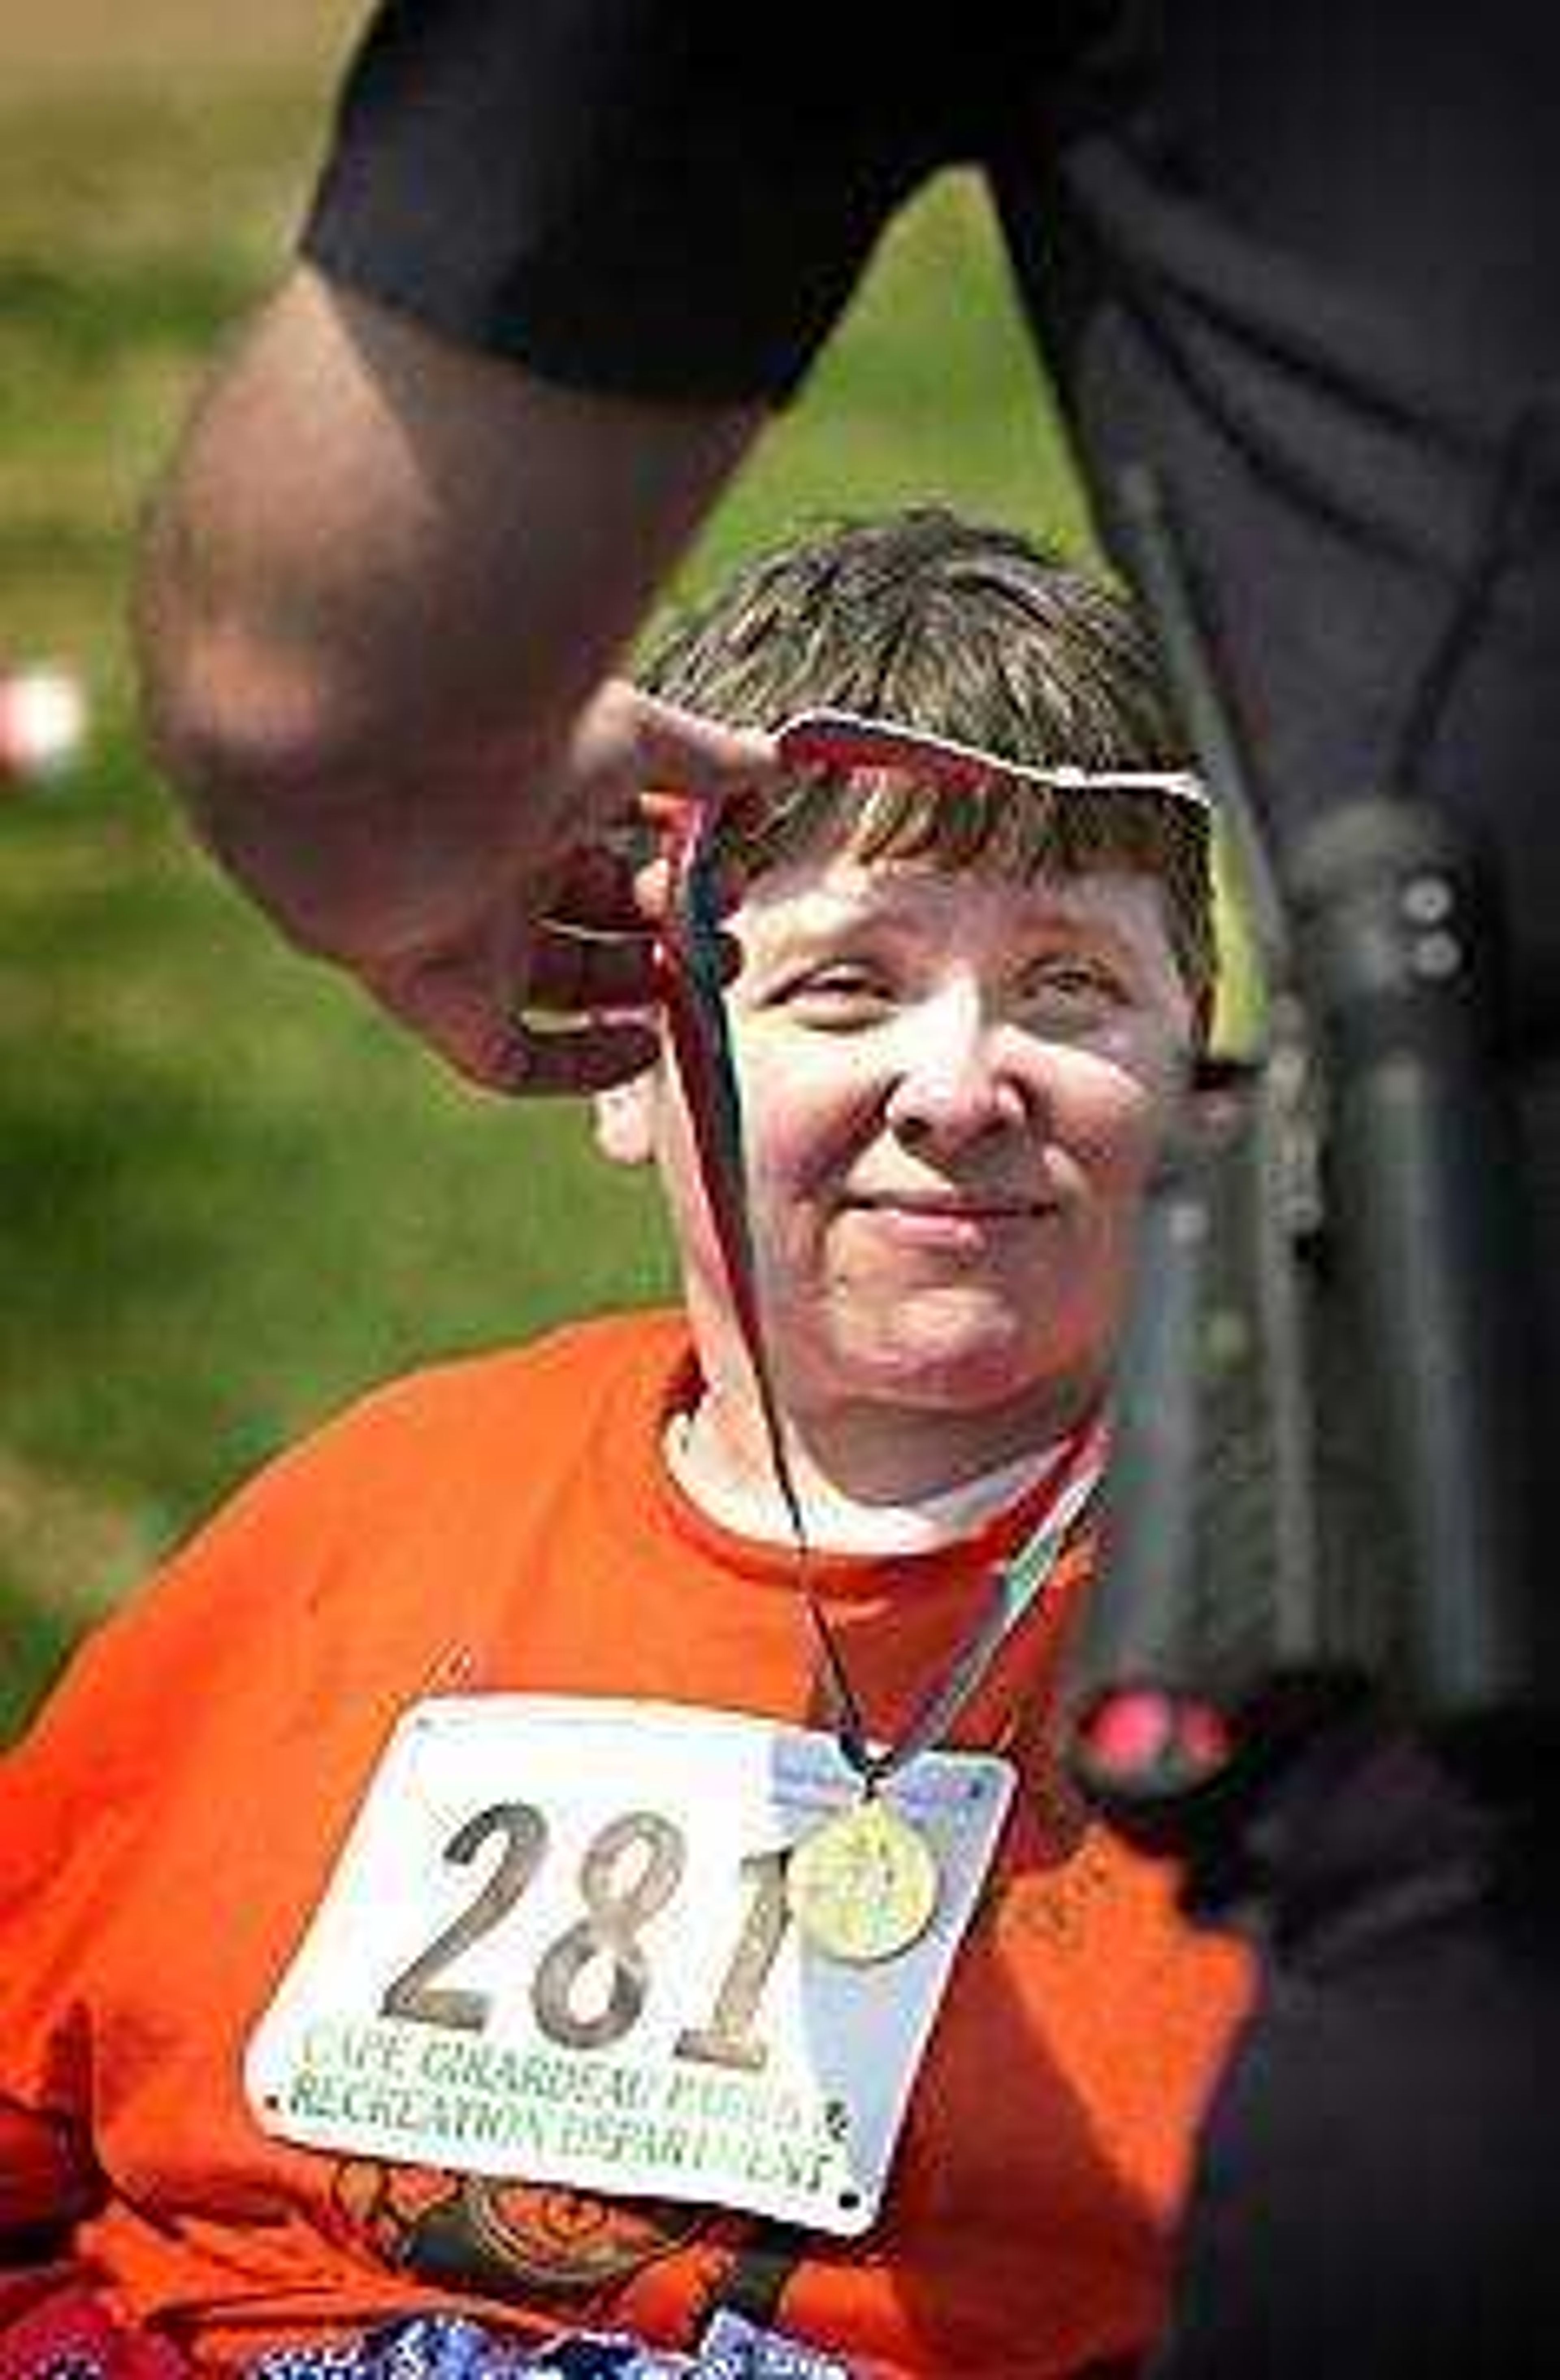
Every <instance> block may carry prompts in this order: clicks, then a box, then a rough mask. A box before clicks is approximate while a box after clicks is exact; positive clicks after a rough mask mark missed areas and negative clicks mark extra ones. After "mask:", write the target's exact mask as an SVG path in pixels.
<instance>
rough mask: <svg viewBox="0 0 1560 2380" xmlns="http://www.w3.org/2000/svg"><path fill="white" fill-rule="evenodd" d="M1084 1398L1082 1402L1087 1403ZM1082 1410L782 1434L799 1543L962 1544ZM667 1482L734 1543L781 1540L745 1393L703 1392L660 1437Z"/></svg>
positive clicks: (1038, 1466) (774, 1488) (758, 1423)
mask: <svg viewBox="0 0 1560 2380" xmlns="http://www.w3.org/2000/svg"><path fill="white" fill-rule="evenodd" d="M1092 1402H1093V1401H1092V1400H1090V1401H1089V1403H1092ZM1088 1409H1089V1404H1086V1403H1083V1402H1082V1400H1080V1399H1078V1398H1076V1397H1073V1398H1071V1399H1070V1400H1068V1401H1066V1402H1065V1403H1061V1404H1060V1405H1059V1406H1058V1403H1056V1402H1054V1401H1051V1402H1047V1403H1043V1404H1042V1403H1038V1402H1037V1401H1034V1400H1031V1401H1027V1402H1026V1403H1025V1404H1024V1405H1023V1406H1022V1409H1014V1410H1013V1411H1012V1412H1011V1413H1008V1412H1005V1411H1004V1412H999V1413H998V1414H995V1415H993V1414H986V1415H949V1414H946V1413H938V1412H937V1411H936V1410H933V1411H929V1412H926V1413H912V1414H910V1415H903V1414H899V1413H896V1414H894V1415H891V1416H890V1415H886V1414H885V1413H884V1411H883V1409H882V1408H881V1407H878V1406H874V1407H871V1408H868V1409H867V1410H866V1411H865V1413H864V1414H862V1415H853V1414H848V1413H842V1412H836V1413H833V1414H831V1415H828V1417H827V1420H826V1421H825V1422H824V1424H823V1425H822V1426H820V1425H819V1422H818V1421H817V1420H816V1418H815V1419H813V1420H812V1421H811V1422H810V1423H809V1420H808V1419H807V1418H803V1419H802V1420H800V1421H798V1420H794V1419H792V1420H791V1421H788V1423H787V1425H786V1457H787V1463H788V1466H789V1469H790V1472H791V1476H792V1483H793V1485H794V1487H795V1489H796V1493H797V1497H798V1500H799V1501H800V1504H801V1507H802V1512H803V1515H804V1520H805V1522H806V1524H807V1534H808V1537H809V1540H810V1542H811V1543H812V1544H814V1545H815V1546H816V1547H819V1548H834V1549H835V1550H839V1551H864V1552H872V1551H884V1552H895V1551H897V1552H905V1551H912V1550H918V1549H923V1548H929V1547H933V1546H937V1545H944V1544H948V1543H950V1542H952V1541H953V1540H955V1539H956V1538H959V1537H961V1536H968V1535H969V1534H970V1532H971V1531H972V1530H973V1529H975V1528H977V1527H979V1526H980V1525H981V1524H982V1523H983V1522H985V1521H986V1520H987V1519H989V1518H990V1517H991V1516H992V1515H993V1514H994V1513H996V1512H1000V1511H1002V1510H1004V1509H1005V1507H1006V1506H1007V1505H1009V1504H1010V1503H1012V1502H1013V1501H1014V1500H1016V1499H1017V1498H1018V1497H1020V1496H1021V1495H1023V1494H1025V1493H1026V1492H1027V1491H1028V1490H1029V1489H1030V1488H1032V1487H1033V1486H1034V1484H1035V1483H1036V1482H1037V1481H1038V1480H1039V1479H1041V1478H1042V1477H1044V1475H1045V1474H1046V1471H1047V1470H1049V1469H1050V1468H1052V1467H1053V1466H1054V1464H1055V1463H1057V1462H1058V1460H1059V1459H1060V1456H1061V1455H1062V1453H1063V1452H1064V1451H1065V1449H1066V1447H1067V1445H1068V1444H1069V1442H1070V1439H1071V1437H1072V1434H1073V1432H1074V1430H1075V1429H1076V1427H1078V1425H1079V1423H1080V1421H1081V1420H1082V1418H1083V1417H1084V1415H1085V1414H1086V1412H1087V1410H1088ZM667 1460H668V1462H669V1463H670V1465H671V1470H672V1473H673V1475H674V1476H675V1478H676V1479H677V1481H678V1483H679V1485H680V1486H681V1487H682V1488H683V1489H684V1491H685V1492H686V1493H687V1494H688V1495H689V1496H691V1497H692V1499H693V1500H694V1501H695V1503H696V1504H698V1505H699V1506H700V1508H701V1509H702V1510H704V1511H706V1512H708V1513H709V1514H710V1515H711V1517H712V1518H714V1519H716V1520H718V1521H720V1522H721V1523H722V1524H724V1525H725V1526H727V1527H730V1528H733V1529H735V1530H737V1531H739V1532H740V1533H741V1534H742V1535H744V1536H754V1537H759V1538H766V1539H769V1540H772V1541H774V1542H776V1543H787V1542H789V1541H790V1539H791V1536H792V1524H791V1519H790V1514H789V1510H788V1506H787V1501H786V1498H785V1496H784V1494H783V1492H782V1490H781V1488H780V1482H779V1480H778V1479H777V1477H776V1475H775V1463H774V1456H773V1451H772V1449H771V1447H770V1444H769V1439H768V1431H767V1429H766V1428H765V1427H764V1423H763V1419H762V1415H760V1414H759V1413H758V1412H757V1411H756V1408H755V1406H754V1403H753V1401H752V1400H751V1399H750V1398H748V1397H747V1396H745V1395H744V1394H741V1393H738V1394H736V1395H730V1394H727V1395H722V1394H721V1393H720V1390H719V1389H711V1388H707V1389H706V1390H705V1391H704V1393H703V1395H702V1396H701V1398H700V1401H699V1403H697V1404H696V1405H695V1406H694V1407H693V1409H692V1410H691V1411H690V1412H687V1413H684V1414H680V1415H677V1416H676V1417H675V1420H674V1423H673V1426H672V1427H671V1430H670V1431H669V1434H668V1439H667Z"/></svg>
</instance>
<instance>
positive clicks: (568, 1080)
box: [310, 680, 777, 1094]
mask: <svg viewBox="0 0 1560 2380" xmlns="http://www.w3.org/2000/svg"><path fill="white" fill-rule="evenodd" d="M776 767H777V761H776V757H775V747H774V744H773V741H772V739H771V738H769V737H768V736H767V735H759V734H756V733H754V732H752V731H748V730H735V729H731V728H727V727H723V726H720V725H719V724H718V723H717V722H714V721H711V720H707V719H703V718H699V717H696V716H695V715H694V714H693V713H691V712H689V711H685V710H677V709H675V708H673V707H672V706H671V705H669V704H666V703H663V702H659V701H657V700H655V699H654V698H652V697H650V696H648V695H646V694H642V693H641V692H639V691H638V689H637V688H635V687H634V686H630V685H628V684H626V683H624V682H622V681H615V680H614V681H612V682H611V683H609V684H608V685H607V686H604V687H603V688H602V689H601V690H600V692H599V694H598V695H597V696H596V698H594V700H593V701H591V702H590V703H589V704H587V707H586V708H585V710H583V711H582V712H581V714H580V716H579V719H578V722H577V723H576V725H575V727H574V732H573V734H572V735H571V736H570V737H569V739H568V740H567V742H566V744H565V746H564V747H563V748H562V751H561V753H560V755H559V757H558V759H557V760H556V762H555V764H554V765H553V766H552V767H551V768H550V770H549V771H547V782H546V783H536V782H530V783H526V784H524V785H516V786H515V787H514V793H513V802H512V807H513V819H514V831H513V839H512V844H511V848H510V849H509V851H508V852H507V853H506V854H505V855H504V857H503V860H502V862H501V863H500V864H498V865H488V866H486V867H484V868H482V869H481V871H480V875H479V877H477V878H474V879H473V881H474V883H479V884H480V891H479V892H477V891H474V892H473V894H472V896H471V897H470V898H469V900H468V901H467V902H466V903H465V904H464V905H462V904H454V905H452V901H451V894H450V879H449V869H448V865H447V862H446V861H445V860H443V859H442V858H441V861H440V863H439V867H438V870H437V873H438V876H439V889H438V895H437V903H436V906H437V910H438V913H439V914H438V917H437V922H436V923H435V922H434V920H433V917H431V915H430V918H429V926H430V930H429V933H428V935H427V936H426V938H422V937H417V936H414V937H413V938H411V939H409V940H407V939H400V940H399V941H398V942H397V947H396V948H395V949H394V951H393V953H390V954H388V955H386V954H382V953H379V954H373V955H369V954H367V953H365V952H364V951H363V950H362V949H361V947H359V948H357V950H356V951H354V950H352V949H341V948H338V949H337V950H334V951H332V950H331V948H330V941H331V937H330V935H329V932H328V930H321V929H320V926H319V924H317V927H316V931H315V933H314V934H312V935H311V936H310V940H311V941H314V943H315V946H316V947H317V948H320V949H322V950H324V951H325V952H326V953H328V954H329V955H332V956H334V957H336V958H337V959H338V961H339V962H340V963H341V964H343V965H346V966H348V967H349V968H351V970H352V971H353V972H354V973H355V974H356V975H357V977H358V978H359V979H360V980H361V981H362V982H363V983H364V985H365V986H366V987H367V989H368V990H369V991H370V992H371V993H372V995H373V997H374V998H375V999H376V1000H377V1001H378V1002H380V1003H381V1006H383V1007H384V1008H386V1009H388V1010H389V1011H390V1012H391V1014H393V1015H394V1016H395V1017H397V1018H398V1019H399V1020H400V1021H401V1022H402V1023H403V1024H405V1025H407V1026H410V1027H411V1028H412V1030H413V1031H414V1032H416V1033H417V1034H419V1035H420V1036H421V1037H422V1038H423V1039H424V1040H425V1041H427V1042H429V1044H430V1045H431V1047H432V1048H433V1049H435V1050H438V1051H439V1052H440V1054H441V1056H442V1057H444V1058H445V1059H447V1060H448V1061H449V1062H450V1063H451V1064H453V1066H455V1067H456V1068H457V1069H458V1070H459V1072H460V1073H462V1074H463V1075H467V1076H468V1077H469V1078H470V1079H471V1080H472V1081H474V1082H477V1083H479V1084H482V1085H484V1086H485V1087H488V1088H490V1089H493V1090H499V1091H507V1092H511V1093H521V1094H542V1093H549V1092H585V1091H593V1090H599V1089H601V1088H604V1087H606V1086H608V1085H610V1084H611V1083H615V1082H621V1081H624V1080H626V1079H627V1078H628V1077H629V1076H631V1075H635V1074H637V1073H639V1072H640V1070H641V1069H642V1068H643V1067H645V1066H647V1065H648V1064H649V1063H650V1062H651V1061H652V1060H653V1059H654V1057H655V1055H656V1051H657V1048H658V1035H657V1031H656V1027H655V1025H654V1022H653V1021H652V1017H651V1015H650V1013H649V1012H651V1011H653V1010H654V1008H655V1007H656V1005H657V1004H658V1002H659V989H660V987H659V975H658V968H657V957H656V941H657V926H658V922H659V917H660V916H661V914H662V910H663V907H664V903H665V899H666V895H667V892H668V889H669V885H668V870H667V867H666V863H665V862H664V860H662V859H660V858H659V857H656V856H648V857H647V845H649V846H650V848H651V850H652V853H653V844H651V843H650V837H649V836H648V834H647V817H652V818H653V815H654V812H655V810H656V808H657V807H658V805H657V802H656V799H655V796H656V795H669V794H675V795H677V796H678V797H680V798H688V799H695V800H707V801H713V802H722V801H740V800H741V799H743V798H744V796H747V795H754V794H756V793H757V792H759V791H761V790H762V788H763V787H764V785H765V784H766V783H768V782H769V781H770V780H772V778H773V776H774V774H775V771H776ZM402 900H403V904H404V903H405V886H404V885H403V887H402ZM429 906H430V912H431V911H432V909H433V908H434V906H435V903H434V902H433V900H432V899H431V898H430V904H429ZM636 1012H637V1013H636Z"/></svg>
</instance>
